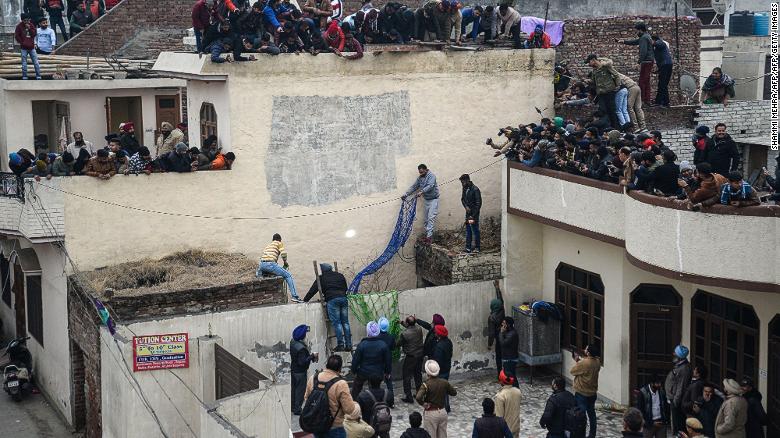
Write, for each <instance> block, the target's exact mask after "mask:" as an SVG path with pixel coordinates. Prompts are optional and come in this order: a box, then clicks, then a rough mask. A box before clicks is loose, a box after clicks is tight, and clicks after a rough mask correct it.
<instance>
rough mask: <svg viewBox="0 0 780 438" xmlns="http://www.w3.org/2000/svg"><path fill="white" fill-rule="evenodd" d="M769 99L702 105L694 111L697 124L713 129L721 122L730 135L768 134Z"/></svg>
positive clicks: (752, 135) (751, 135)
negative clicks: (724, 104)
mask: <svg viewBox="0 0 780 438" xmlns="http://www.w3.org/2000/svg"><path fill="white" fill-rule="evenodd" d="M770 103H771V101H770V100H732V101H730V102H729V105H728V106H727V107H723V105H702V106H701V107H699V109H698V111H696V122H697V124H698V125H707V126H709V127H710V130H712V131H714V130H715V124H716V123H718V122H723V123H725V124H726V126H727V127H728V131H729V132H730V133H731V136H732V137H736V138H738V137H760V136H767V138H768V136H769V120H770V116H771V112H770V109H771V107H770Z"/></svg>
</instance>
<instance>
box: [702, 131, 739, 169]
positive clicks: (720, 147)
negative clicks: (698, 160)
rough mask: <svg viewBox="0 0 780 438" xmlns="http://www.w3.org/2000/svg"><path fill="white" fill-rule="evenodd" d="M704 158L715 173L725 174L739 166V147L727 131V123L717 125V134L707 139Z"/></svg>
mask: <svg viewBox="0 0 780 438" xmlns="http://www.w3.org/2000/svg"><path fill="white" fill-rule="evenodd" d="M703 158H704V161H706V162H708V163H710V165H711V166H712V171H713V172H714V173H719V174H721V175H724V176H725V175H728V174H729V172H731V171H732V170H737V168H738V167H739V160H740V155H739V149H737V144H736V143H734V140H733V139H732V138H731V136H730V135H729V134H727V133H726V124H725V123H718V124H717V125H715V135H713V136H712V137H710V139H709V140H707V146H706V148H705V150H704V157H703Z"/></svg>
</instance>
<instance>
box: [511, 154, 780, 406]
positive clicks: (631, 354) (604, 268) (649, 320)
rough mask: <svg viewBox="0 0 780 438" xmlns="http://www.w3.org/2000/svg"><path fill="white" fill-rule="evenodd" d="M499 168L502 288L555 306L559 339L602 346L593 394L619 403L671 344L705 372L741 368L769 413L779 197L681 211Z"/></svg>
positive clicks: (563, 178) (779, 324) (555, 177)
mask: <svg viewBox="0 0 780 438" xmlns="http://www.w3.org/2000/svg"><path fill="white" fill-rule="evenodd" d="M504 176H505V187H506V190H505V199H504V200H505V206H504V211H505V215H504V227H503V229H504V230H505V231H504V235H503V252H504V257H503V260H504V266H503V272H504V276H505V281H506V289H507V291H508V293H509V294H510V296H511V297H512V300H513V301H514V302H522V301H527V300H530V299H543V300H545V301H550V302H555V303H557V304H559V305H560V306H561V307H562V308H563V309H564V319H563V321H562V330H561V332H562V336H561V347H562V348H563V349H564V350H568V351H574V350H581V349H582V348H584V347H585V345H587V344H589V343H595V344H597V345H599V346H601V347H602V351H603V353H602V359H603V366H604V368H603V370H602V373H601V375H602V379H601V381H600V384H599V394H600V395H601V396H602V397H604V398H606V399H609V400H612V401H615V402H618V403H622V404H628V403H629V402H630V401H631V394H632V391H633V390H634V389H635V388H637V387H638V386H640V385H642V384H644V383H646V382H647V380H648V379H649V378H651V377H652V376H653V375H656V374H660V375H665V374H666V373H667V372H668V370H669V369H670V368H671V365H672V351H673V349H674V347H675V346H676V345H678V344H680V343H682V344H684V345H686V346H689V347H690V349H691V355H690V360H691V361H692V362H693V363H702V364H704V365H705V366H707V367H708V368H709V370H710V378H711V380H713V381H714V382H721V381H722V379H724V378H734V379H741V378H743V377H752V378H753V379H754V380H755V381H756V382H758V383H757V385H758V387H759V389H760V390H761V392H762V393H763V394H765V395H766V397H765V399H764V400H766V401H767V409H768V412H769V413H770V417H771V416H772V415H774V417H775V418H777V417H778V412H779V411H778V409H780V406H778V397H779V395H778V391H780V386H779V385H780V382H778V377H780V376H779V375H778V372H777V370H778V368H779V367H780V362H778V356H777V353H776V352H777V346H778V341H780V338H779V337H778V335H780V333H779V332H778V329H780V294H778V293H779V292H780V285H779V284H780V281H778V275H779V271H778V270H777V266H778V262H780V253H778V251H777V246H778V241H777V238H778V237H777V236H778V224H780V221H778V215H780V207H778V206H767V205H762V206H756V207H750V208H742V209H738V210H736V209H733V208H731V207H726V206H714V207H712V208H711V209H710V210H708V211H704V212H692V211H689V210H687V208H685V206H684V205H685V204H684V203H683V202H682V201H676V200H670V199H668V198H659V197H655V196H650V195H647V194H644V193H641V192H629V193H624V192H623V188H622V187H620V186H618V185H616V184H611V183H605V182H600V181H594V180H591V179H587V178H583V177H579V176H575V175H570V174H566V173H562V172H556V171H551V170H547V169H530V168H527V167H524V166H522V165H520V164H519V163H509V165H508V166H507V168H506V169H505V171H504ZM563 356H564V362H563V365H562V371H563V372H564V373H565V374H568V370H569V368H570V367H571V365H572V363H573V362H572V360H571V358H570V357H568V356H569V355H568V354H564V355H563ZM605 376H609V377H605Z"/></svg>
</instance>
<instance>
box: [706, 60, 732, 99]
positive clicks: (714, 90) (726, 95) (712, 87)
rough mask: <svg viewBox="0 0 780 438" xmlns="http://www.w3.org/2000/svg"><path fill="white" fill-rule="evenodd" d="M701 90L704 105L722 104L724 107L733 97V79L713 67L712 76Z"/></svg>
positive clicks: (718, 68)
mask: <svg viewBox="0 0 780 438" xmlns="http://www.w3.org/2000/svg"><path fill="white" fill-rule="evenodd" d="M701 90H702V99H703V101H704V103H722V104H723V106H726V105H727V104H728V101H729V99H731V98H733V97H734V95H735V93H734V79H731V78H730V77H729V75H727V74H725V73H723V70H721V69H720V67H715V68H713V69H712V74H711V75H710V76H709V77H708V78H707V80H706V81H704V86H703V87H701Z"/></svg>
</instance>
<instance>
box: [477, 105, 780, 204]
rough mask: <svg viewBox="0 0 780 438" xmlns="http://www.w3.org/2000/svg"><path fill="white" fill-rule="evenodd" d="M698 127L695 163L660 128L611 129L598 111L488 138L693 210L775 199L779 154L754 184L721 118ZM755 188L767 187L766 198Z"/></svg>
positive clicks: (530, 158)
mask: <svg viewBox="0 0 780 438" xmlns="http://www.w3.org/2000/svg"><path fill="white" fill-rule="evenodd" d="M709 134H710V128H709V127H707V126H699V127H698V128H696V131H695V134H694V135H693V137H692V140H691V146H690V147H691V148H692V149H693V152H694V153H693V157H694V158H693V162H688V161H685V160H682V161H680V160H678V158H677V154H676V153H675V151H673V150H672V149H670V148H669V147H668V146H667V145H666V144H664V141H663V138H662V134H661V132H659V131H649V132H646V133H644V132H641V133H638V134H633V133H626V132H620V131H619V130H616V129H611V128H610V127H609V123H608V121H606V120H605V115H604V113H603V112H601V111H600V110H597V111H596V112H594V113H593V117H592V118H591V120H568V121H565V120H564V119H563V118H561V117H555V118H554V119H549V118H543V119H542V120H541V121H540V123H539V124H536V123H531V124H528V125H519V126H518V127H512V126H507V127H504V128H501V129H500V130H499V131H498V136H499V138H500V137H503V139H502V140H500V141H499V140H493V139H492V138H488V139H487V141H486V144H487V145H488V146H490V147H491V148H492V149H494V155H495V156H500V155H505V156H506V157H507V158H508V159H510V160H514V161H519V162H521V163H523V164H525V165H526V166H529V167H544V168H548V169H552V170H557V171H562V172H567V173H571V174H574V175H580V176H584V177H587V178H592V179H596V180H600V181H606V182H612V183H615V184H620V185H622V186H625V187H626V188H627V189H628V190H642V191H645V192H647V193H650V194H654V195H657V196H667V197H675V198H678V199H681V200H687V201H688V203H689V208H691V209H692V210H698V209H700V208H701V207H702V206H705V207H706V206H711V205H714V204H724V205H732V206H736V207H742V206H751V205H758V204H760V203H761V200H764V201H766V202H777V201H779V200H780V187H779V184H778V181H780V157H778V158H777V167H776V170H775V172H774V176H772V175H771V174H770V173H769V172H768V171H767V170H766V169H764V171H763V175H762V178H761V180H762V181H763V182H762V183H761V185H760V186H757V187H753V186H751V185H750V184H749V183H748V182H747V181H745V180H744V178H743V175H742V173H741V172H740V171H739V165H740V161H741V158H742V157H741V154H740V152H739V149H738V148H737V145H736V143H735V142H734V140H733V139H732V138H731V136H730V135H729V133H728V127H727V126H726V125H725V124H723V123H718V124H717V125H715V132H714V134H713V135H712V136H710V135H709ZM759 192H768V193H769V194H768V195H766V197H765V198H761V199H760V196H759Z"/></svg>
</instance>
